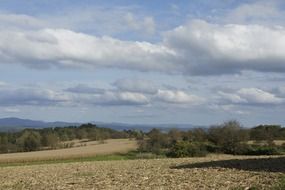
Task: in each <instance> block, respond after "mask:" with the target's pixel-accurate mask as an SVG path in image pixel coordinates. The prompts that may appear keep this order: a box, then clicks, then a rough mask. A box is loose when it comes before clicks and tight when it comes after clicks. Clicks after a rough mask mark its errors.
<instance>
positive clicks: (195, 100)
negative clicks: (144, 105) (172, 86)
mask: <svg viewBox="0 0 285 190" xmlns="http://www.w3.org/2000/svg"><path fill="white" fill-rule="evenodd" d="M156 98H157V99H158V100H159V101H163V102H166V103H173V104H192V105H198V104H201V103H203V102H204V99H203V98H201V97H198V96H196V95H191V94H188V93H186V92H184V91H181V90H176V91H171V90H158V92H157V94H156Z"/></svg>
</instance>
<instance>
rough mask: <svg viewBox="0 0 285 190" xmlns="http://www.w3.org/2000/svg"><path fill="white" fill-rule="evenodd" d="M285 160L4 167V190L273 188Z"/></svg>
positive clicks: (216, 158)
mask: <svg viewBox="0 0 285 190" xmlns="http://www.w3.org/2000/svg"><path fill="white" fill-rule="evenodd" d="M284 172H285V157H264V156H263V157H245V156H229V155H210V156H208V157H205V158H179V159H152V160H151V159H150V160H122V161H95V162H76V163H58V164H44V165H30V166H9V167H2V168H0V189H35V190H39V189H249V187H253V186H254V187H257V189H269V188H270V187H271V186H274V185H276V183H277V181H278V179H279V178H280V177H281V176H282V175H283V173H284Z"/></svg>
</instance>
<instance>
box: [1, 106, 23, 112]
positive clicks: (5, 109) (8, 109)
mask: <svg viewBox="0 0 285 190" xmlns="http://www.w3.org/2000/svg"><path fill="white" fill-rule="evenodd" d="M20 111H21V110H20V109H19V108H14V107H7V108H4V112H8V113H19V112H20Z"/></svg>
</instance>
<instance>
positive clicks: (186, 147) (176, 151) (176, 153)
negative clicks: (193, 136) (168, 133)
mask: <svg viewBox="0 0 285 190" xmlns="http://www.w3.org/2000/svg"><path fill="white" fill-rule="evenodd" d="M206 155H207V151H206V146H205V145H204V144H202V143H196V142H195V143H194V142H189V141H180V142H177V143H176V144H175V145H174V146H173V147H172V148H171V149H170V151H169V152H168V153H167V156H169V157H175V158H178V157H196V156H197V157H198V156H206Z"/></svg>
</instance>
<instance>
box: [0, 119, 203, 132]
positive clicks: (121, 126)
mask: <svg viewBox="0 0 285 190" xmlns="http://www.w3.org/2000/svg"><path fill="white" fill-rule="evenodd" d="M85 123H88V122H85ZM89 123H93V124H96V125H98V126H99V127H106V128H111V129H116V130H129V129H137V130H142V131H149V130H150V129H152V128H158V129H161V130H164V131H167V130H169V129H171V128H178V129H181V130H188V129H191V128H195V127H204V126H195V125H192V124H128V123H116V122H113V123H107V122H95V121H91V122H89ZM81 124H83V123H80V122H63V121H55V122H45V121H40V120H31V119H20V118H16V117H9V118H0V131H14V130H21V129H24V128H47V127H65V126H79V125H81Z"/></svg>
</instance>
